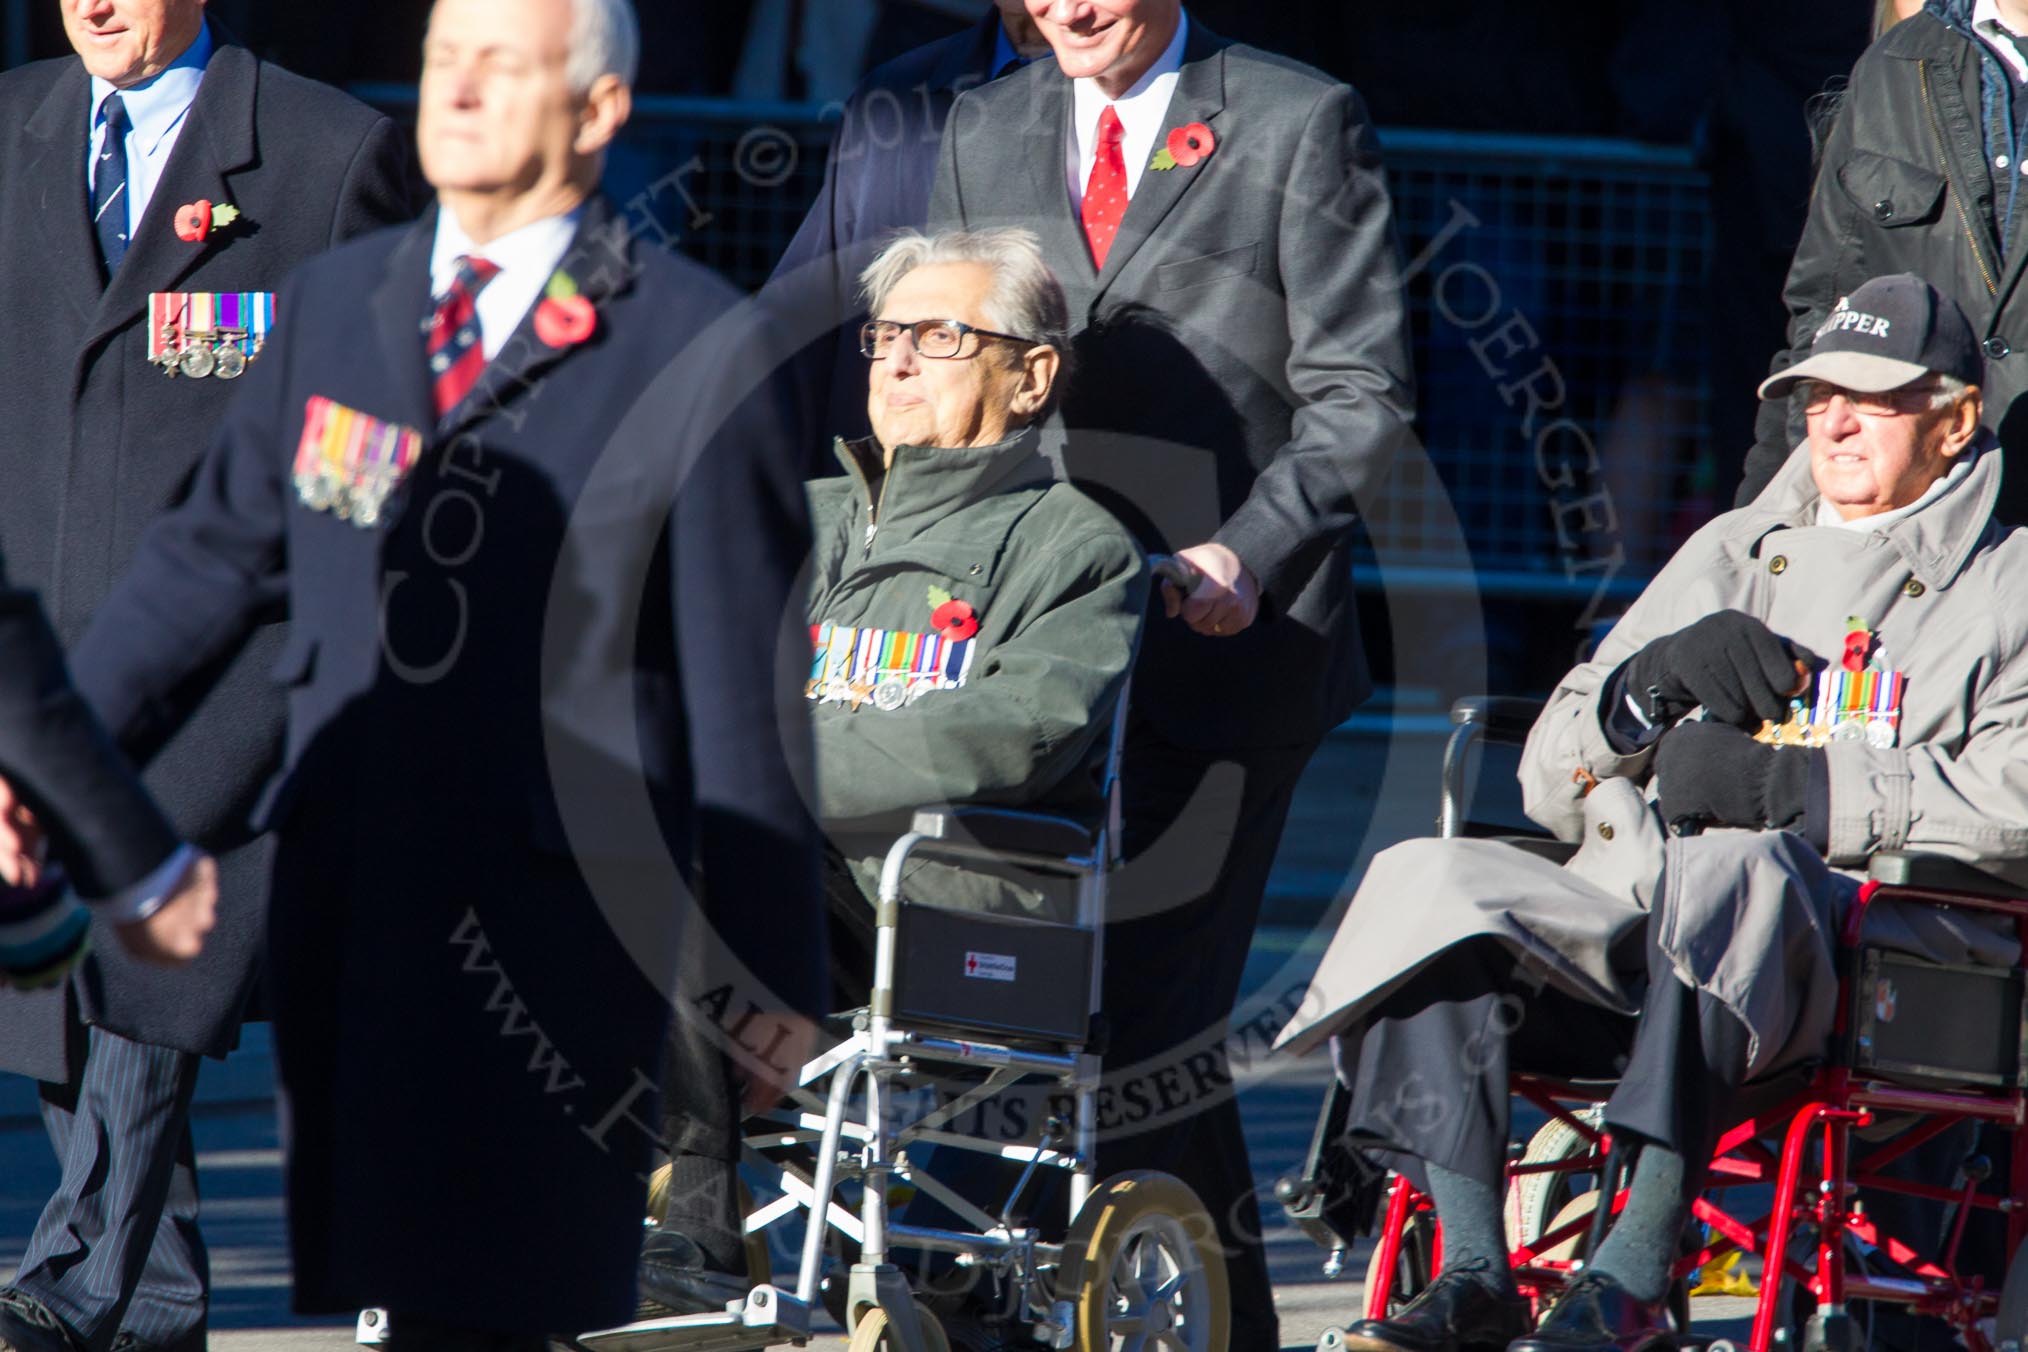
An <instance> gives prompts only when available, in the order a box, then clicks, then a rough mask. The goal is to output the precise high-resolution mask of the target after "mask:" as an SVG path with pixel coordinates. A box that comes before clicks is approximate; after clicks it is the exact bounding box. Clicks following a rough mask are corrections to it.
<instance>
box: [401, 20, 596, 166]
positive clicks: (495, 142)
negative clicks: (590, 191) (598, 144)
mask: <svg viewBox="0 0 2028 1352" xmlns="http://www.w3.org/2000/svg"><path fill="white" fill-rule="evenodd" d="M571 17H572V6H571V0H437V5H436V8H435V9H434V10H432V11H431V14H430V27H429V34H428V36H427V37H426V38H425V40H424V42H423V74H422V87H421V93H420V109H419V118H418V125H417V128H416V141H417V146H418V148H419V149H420V151H421V153H422V164H423V172H424V174H425V175H427V176H428V178H429V181H430V183H431V184H432V185H433V186H435V187H436V188H438V189H439V190H444V189H449V190H452V191H457V192H467V193H480V194H500V195H503V196H511V195H514V194H516V193H520V192H526V191H528V190H529V189H531V188H533V187H534V186H535V185H536V184H537V183H539V182H540V181H542V180H543V179H544V178H545V177H550V176H554V175H555V174H557V173H558V172H560V170H561V167H562V166H563V165H564V164H566V163H567V162H568V161H569V159H570V157H571V155H572V147H573V144H574V142H575V140H576V137H577V134H578V129H579V126H580V124H581V121H582V117H581V114H582V112H583V108H584V99H583V98H582V97H581V96H580V95H579V94H577V93H576V92H574V91H573V90H572V89H571V87H570V81H569V79H568V77H567V74H566V70H567V67H568V64H569V61H570V30H571Z"/></svg>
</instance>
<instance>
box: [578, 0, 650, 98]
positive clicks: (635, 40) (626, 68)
mask: <svg viewBox="0 0 2028 1352" xmlns="http://www.w3.org/2000/svg"><path fill="white" fill-rule="evenodd" d="M571 11H572V13H571V22H570V63H569V65H568V66H566V67H565V68H564V69H565V73H566V74H567V76H568V77H569V79H570V87H571V88H572V89H573V90H575V91H577V92H578V93H580V94H584V93H588V92H589V91H590V90H591V87H592V86H593V85H595V84H597V83H598V82H599V80H600V79H601V78H603V77H605V76H607V75H617V76H619V77H620V83H621V84H623V85H625V86H627V88H629V89H632V88H633V87H634V80H635V79H636V78H637V77H638V76H639V75H640V73H641V24H640V21H639V20H638V19H636V18H635V17H634V6H633V2H632V0H571Z"/></svg>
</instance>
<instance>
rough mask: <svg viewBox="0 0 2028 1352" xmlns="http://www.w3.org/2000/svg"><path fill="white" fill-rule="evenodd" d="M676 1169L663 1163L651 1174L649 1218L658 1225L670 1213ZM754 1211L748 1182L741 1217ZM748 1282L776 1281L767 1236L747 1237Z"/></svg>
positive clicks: (741, 1193)
mask: <svg viewBox="0 0 2028 1352" xmlns="http://www.w3.org/2000/svg"><path fill="white" fill-rule="evenodd" d="M673 1170H674V1166H672V1165H668V1164H664V1165H663V1166H662V1167H661V1168H659V1169H657V1170H656V1171H655V1172H654V1173H652V1174H649V1175H648V1219H649V1220H650V1221H652V1222H654V1223H655V1224H657V1225H660V1224H661V1223H662V1218H663V1217H664V1216H667V1215H668V1214H669V1176H670V1174H671V1173H672V1172H673ZM752 1210H753V1194H752V1193H750V1192H748V1191H747V1187H746V1184H745V1183H743V1182H742V1183H741V1184H740V1185H739V1214H740V1215H742V1216H744V1215H746V1214H747V1213H749V1212H751V1211H752ZM745 1247H746V1279H747V1280H748V1281H749V1282H751V1283H753V1284H754V1285H755V1286H761V1285H763V1284H765V1283H767V1282H768V1281H771V1280H772V1279H773V1278H774V1275H775V1272H774V1267H775V1265H774V1258H773V1256H772V1255H770V1254H769V1253H768V1239H767V1236H766V1235H762V1234H752V1235H748V1236H747V1237H746V1245H745Z"/></svg>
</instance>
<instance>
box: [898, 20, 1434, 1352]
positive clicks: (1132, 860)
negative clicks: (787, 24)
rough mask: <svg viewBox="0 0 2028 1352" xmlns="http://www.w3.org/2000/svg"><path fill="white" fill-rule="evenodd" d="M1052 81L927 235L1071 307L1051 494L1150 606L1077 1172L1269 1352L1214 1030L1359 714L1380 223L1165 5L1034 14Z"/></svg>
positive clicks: (1403, 352)
mask: <svg viewBox="0 0 2028 1352" xmlns="http://www.w3.org/2000/svg"><path fill="white" fill-rule="evenodd" d="M1027 6H1028V12H1029V15H1030V16H1031V17H1032V18H1033V19H1034V20H1035V21H1036V23H1037V24H1038V25H1039V26H1040V27H1041V29H1042V33H1043V36H1044V37H1045V38H1047V39H1048V40H1049V43H1050V46H1051V47H1052V48H1053V49H1054V50H1055V52H1056V61H1055V62H1054V63H1049V62H1037V63H1036V64H1034V65H1032V66H1029V67H1028V68H1027V69H1025V70H1021V71H1017V72H1015V73H1014V74H1012V75H1009V76H1007V77H1006V78H1004V79H1001V80H996V81H994V82H993V83H991V84H988V85H983V86H981V87H979V88H977V89H974V90H971V91H969V92H967V93H965V94H962V95H960V96H959V97H958V100H957V103H956V104H955V106H954V107H953V108H952V110H951V115H950V121H949V124H948V125H947V127H946V128H945V132H944V140H943V148H942V158H941V161H940V163H939V166H938V174H937V182H936V188H935V192H934V194H933V196H932V200H931V205H930V222H931V226H932V228H934V229H938V230H946V229H953V228H960V227H962V228H966V229H979V228H981V227H986V226H995V225H1025V226H1027V227H1029V228H1030V229H1033V230H1035V231H1036V233H1037V234H1039V235H1040V236H1041V237H1042V243H1043V253H1044V256H1045V257H1046V258H1047V259H1048V261H1049V263H1050V265H1051V266H1052V267H1054V268H1055V269H1056V272H1057V275H1058V276H1060V277H1061V278H1062V279H1063V284H1064V288H1065V290H1066V291H1067V292H1068V293H1069V297H1070V307H1071V316H1072V324H1073V327H1074V328H1076V329H1078V330H1079V331H1080V332H1079V335H1078V337H1077V339H1076V341H1075V350H1076V352H1077V356H1078V360H1079V366H1080V374H1079V376H1078V378H1077V383H1076V385H1075V386H1074V387H1073V389H1072V390H1071V392H1070V395H1069V397H1068V399H1067V400H1066V402H1065V404H1064V407H1063V410H1062V413H1061V415H1060V424H1061V427H1060V430H1061V431H1062V432H1063V433H1064V437H1063V442H1062V452H1061V453H1062V455H1063V458H1064V464H1065V468H1066V469H1067V470H1068V472H1069V474H1070V477H1071V478H1072V480H1073V481H1074V482H1076V483H1077V484H1078V485H1079V486H1080V487H1083V488H1085V489H1086V491H1088V492H1090V493H1092V494H1093V496H1095V497H1097V498H1098V499H1099V500H1100V501H1101V502H1103V503H1105V504H1106V505H1108V506H1110V507H1112V508H1113V509H1114V510H1115V511H1116V512H1117V513H1118V514H1119V515H1120V516H1121V518H1122V519H1123V520H1125V521H1126V522H1127V524H1128V525H1129V527H1130V528H1132V529H1133V530H1134V531H1135V533H1136V534H1137V535H1139V537H1140V539H1141V543H1142V545H1143V547H1144V548H1146V549H1147V550H1149V551H1150V552H1151V553H1173V554H1176V555H1178V556H1179V557H1181V558H1182V559H1184V560H1185V561H1186V562H1188V563H1190V564H1191V565H1192V566H1193V567H1194V568H1195V569H1196V571H1197V574H1198V575H1199V577H1200V578H1201V580H1200V581H1198V582H1197V583H1196V585H1195V587H1194V589H1193V590H1192V591H1190V593H1189V594H1188V595H1183V594H1181V593H1179V592H1178V591H1177V590H1176V589H1175V588H1173V587H1171V588H1167V589H1165V590H1166V591H1167V597H1166V601H1165V606H1164V613H1161V614H1156V615H1154V616H1152V617H1151V619H1150V622H1149V625H1148V629H1147V633H1146V637H1145V639H1144V641H1143V643H1142V645H1141V653H1140V657H1139V659H1138V661H1137V664H1136V667H1135V675H1134V685H1133V694H1132V697H1131V702H1132V706H1133V711H1134V712H1133V720H1134V721H1133V726H1132V727H1131V728H1130V730H1129V732H1128V737H1127V746H1126V760H1125V763H1124V766H1123V769H1122V775H1121V784H1122V788H1123V791H1124V794H1125V814H1126V820H1125V833H1124V843H1125V846H1126V852H1127V858H1128V864H1127V868H1126V871H1125V874H1124V875H1123V877H1122V878H1121V880H1120V884H1119V886H1117V887H1116V888H1115V889H1114V890H1113V892H1112V894H1111V896H1110V898H1109V902H1108V904H1109V905H1110V906H1111V907H1112V922H1113V923H1112V926H1111V931H1110V933H1109V935H1108V937H1107V939H1106V954H1107V961H1106V989H1105V1012H1106V1014H1107V1016H1108V1020H1109V1022H1110V1026H1111V1030H1112V1041H1111V1046H1110V1049H1109V1050H1108V1052H1107V1057H1106V1067H1107V1073H1108V1076H1109V1077H1110V1078H1111V1079H1112V1081H1113V1084H1114V1090H1115V1094H1116V1100H1117V1101H1118V1102H1120V1103H1122V1104H1125V1105H1128V1107H1126V1108H1124V1109H1123V1110H1122V1112H1121V1114H1120V1115H1119V1117H1118V1119H1117V1120H1115V1121H1112V1122H1106V1121H1103V1120H1102V1121H1101V1123H1100V1128H1101V1133H1102V1135H1101V1141H1100V1145H1099V1169H1100V1172H1101V1173H1102V1174H1104V1173H1112V1172H1115V1171H1117V1170H1120V1169H1127V1168H1137V1167H1139V1168H1155V1169H1162V1170H1167V1171H1169V1172H1173V1173H1176V1174H1178V1175H1180V1176H1181V1177H1182V1178H1183V1179H1184V1181H1185V1182H1187V1183H1189V1184H1190V1185H1191V1186H1192V1187H1194V1188H1195V1189H1196V1190H1197V1192H1198V1194H1199V1196H1200V1197H1201V1198H1202V1199H1203V1201H1204V1202H1205V1204H1206V1205H1207V1207H1208V1208H1209V1209H1210V1211H1211V1214H1212V1217H1213V1218H1214V1219H1215V1220H1216V1221H1217V1222H1218V1226H1219V1232H1220V1234H1221V1235H1222V1236H1223V1238H1224V1239H1225V1241H1226V1248H1227V1257H1228V1262H1229V1265H1230V1267H1231V1270H1232V1282H1233V1288H1232V1289H1233V1309H1234V1321H1233V1331H1232V1344H1233V1347H1234V1348H1236V1349H1240V1350H1241V1352H1260V1350H1261V1349H1267V1348H1275V1347H1278V1346H1279V1342H1278V1341H1277V1337H1276V1331H1275V1323H1274V1313H1273V1311H1274V1305H1273V1298H1272V1292H1271V1290H1270V1287H1269V1283H1268V1275H1267V1265H1266V1261H1265V1257H1264V1255H1263V1252H1262V1249H1261V1245H1260V1229H1259V1214H1258V1208H1257V1204H1256V1202H1255V1199H1254V1196H1253V1179H1252V1175H1251V1172H1250V1170H1249V1169H1248V1167H1247V1155H1246V1142H1245V1138H1244V1136H1243V1134H1242V1132H1241V1130H1240V1122H1239V1113H1238V1109H1237V1106H1236V1104H1234V1103H1233V1101H1232V1100H1231V1097H1230V1095H1229V1093H1227V1092H1224V1091H1225V1089H1228V1088H1229V1081H1225V1084H1224V1085H1223V1086H1221V1083H1220V1082H1221V1080H1223V1079H1224V1072H1223V1069H1222V1067H1221V1066H1220V1065H1219V1055H1220V1050H1221V1047H1222V1043H1223V1030H1224V1022H1225V1020H1226V1017H1227V1015H1228V1014H1229V1013H1230V1011H1231V1010H1232V1007H1233V1002H1234V1000H1235V998H1236V997H1237V995H1238V991H1239V983H1240V977H1241V974H1242V971H1243V968H1244V964H1245V961H1246V954H1247V949H1248V942H1249V940H1250V938H1251V936H1252V933H1253V927H1254V921H1255V918H1256V917H1257V916H1258V914H1259V910H1260V903H1261V897H1262V893H1263V892H1264V890H1265V888H1266V884H1267V877H1268V870H1269V867H1270V865H1271V864H1272V862H1273V859H1274V852H1275V846H1276V843H1277V842H1278V841H1279V839H1280V837H1281V832H1282V826H1283V823H1284V822H1285V820H1286V818H1287V814H1288V808H1289V803H1290V800H1291V798H1292V796H1293V794H1294V791H1295V786H1296V781H1297V779H1298V777H1299V776H1300V775H1301V773H1302V770H1303V767H1304V765H1305V764H1306V763H1307V762H1308V761H1309V759H1310V755H1311V753H1312V752H1313V751H1314V750H1315V748H1316V747H1317V745H1318V743H1319V742H1320V741H1321V740H1322V738H1323V736H1324V734H1325V733H1326V732H1327V731H1328V730H1329V729H1331V728H1332V727H1333V726H1335V725H1336V724H1337V723H1338V722H1339V721H1340V720H1342V719H1343V718H1344V717H1345V715H1346V714H1347V713H1349V712H1350V711H1351V710H1352V708H1353V706H1354V705H1356V704H1357V703H1358V702H1359V701H1360V700H1362V699H1364V698H1365V696H1366V694H1367V692H1368V691H1369V689H1370V688H1371V680H1370V677H1369V675H1368V672H1367V667H1366V658H1365V654H1364V652H1363V651H1362V648H1361V645H1360V641H1359V629H1358V622H1357V616H1356V613H1355V610H1354V605H1353V595H1352V567H1351V558H1350V549H1351V536H1352V531H1353V527H1354V524H1355V522H1356V520H1357V519H1358V515H1359V512H1360V510H1361V509H1362V506H1363V505H1364V504H1365V503H1367V502H1368V501H1370V499H1371V497H1372V495H1373V494H1374V493H1376V492H1378V491H1379V490H1380V488H1381V487H1382V485H1383V483H1384V482H1385V480H1386V477H1387V474H1388V471H1389V467H1390V465H1391V464H1392V462H1393V459H1394V455H1395V452H1396V449H1397V448H1398V447H1399V446H1400V445H1401V443H1402V441H1403V439H1404V436H1405V434H1406V433H1407V430H1408V424H1409V420H1410V417H1411V411H1412V405H1413V396H1412V393H1411V389H1410V384H1411V380H1410V371H1409V356H1408V344H1407V329H1406V324H1405V321H1404V307H1403V298H1402V291H1401V282H1400V266H1399V260H1398V250H1397V245H1396V241H1395V234H1394V219H1393V210H1392V207H1391V205H1390V202H1389V198H1388V193H1387V185H1386V180H1385V177H1384V174H1383V171H1382V168H1381V164H1380V157H1379V150H1378V146H1377V144H1376V142H1375V139H1374V134H1373V127H1372V124H1371V122H1370V121H1369V120H1368V119H1367V116H1366V109H1365V105H1364V104H1363V103H1362V102H1361V101H1360V99H1359V96H1358V95H1357V94H1355V93H1354V92H1353V91H1352V90H1351V89H1350V88H1348V87H1347V86H1345V85H1343V84H1341V83H1339V82H1338V81H1336V80H1334V79H1332V78H1330V77H1329V76H1326V75H1324V74H1322V73H1320V72H1318V71H1315V70H1312V69H1310V68H1309V67H1307V66H1304V65H1301V64H1300V63H1298V62H1295V61H1290V60H1287V59H1285V58H1282V57H1279V56H1271V55H1269V54H1267V53H1264V52H1260V51H1256V50H1254V49H1253V48H1250V47H1246V46H1241V45H1236V44H1230V43H1227V42H1226V41H1224V40H1223V39H1221V38H1219V37H1218V36H1217V35H1216V34H1214V33H1212V32H1211V31H1209V30H1208V29H1206V28H1205V27H1204V26H1203V25H1202V24H1200V23H1197V22H1196V21H1195V20H1194V19H1192V18H1191V17H1190V16H1188V15H1186V14H1185V13H1184V11H1183V7H1182V5H1181V4H1180V3H1179V0H1027Z"/></svg>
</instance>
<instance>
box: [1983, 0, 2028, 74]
mask: <svg viewBox="0 0 2028 1352" xmlns="http://www.w3.org/2000/svg"><path fill="white" fill-rule="evenodd" d="M1972 31H1973V32H1974V33H1977V34H1978V35H1979V36H1980V37H1981V38H1984V39H1985V41H1986V45H1987V46H1988V47H1991V48H1992V49H1993V54H1994V55H1996V56H1998V57H1999V58H2000V59H2001V60H2002V61H2004V62H2006V63H2007V68H2008V69H2009V70H2011V71H2013V72H2014V78H2015V79H2016V80H2017V81H2028V56H2024V55H2022V53H2021V49H2020V48H2019V47H2016V46H2015V45H2014V38H2015V36H2016V34H2015V33H2014V30H2013V29H2011V28H2009V27H2007V25H2006V24H2004V23H2002V22H2001V21H2000V5H1999V0H1975V3H1974V4H1973V5H1972ZM2021 36H2028V34H2023V35H2021Z"/></svg>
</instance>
